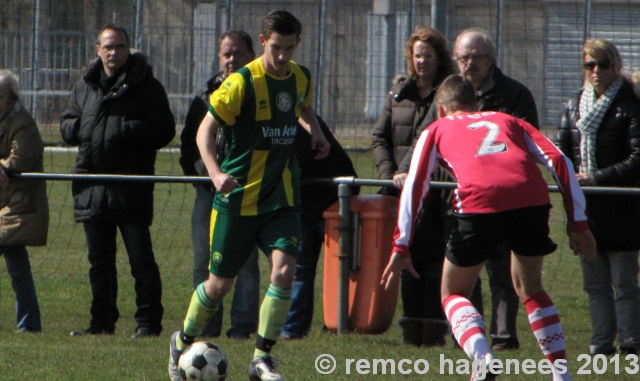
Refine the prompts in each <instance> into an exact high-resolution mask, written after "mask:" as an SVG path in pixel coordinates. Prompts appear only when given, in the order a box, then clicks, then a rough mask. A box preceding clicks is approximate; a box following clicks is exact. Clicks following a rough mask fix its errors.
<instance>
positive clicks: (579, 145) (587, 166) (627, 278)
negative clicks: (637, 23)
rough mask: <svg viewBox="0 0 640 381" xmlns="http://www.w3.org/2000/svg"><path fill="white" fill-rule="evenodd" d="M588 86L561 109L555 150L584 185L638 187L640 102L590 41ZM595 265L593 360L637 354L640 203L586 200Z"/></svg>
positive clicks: (608, 50) (602, 44) (590, 286)
mask: <svg viewBox="0 0 640 381" xmlns="http://www.w3.org/2000/svg"><path fill="white" fill-rule="evenodd" d="M582 56H583V71H584V76H585V85H584V87H583V88H582V90H581V91H580V92H579V93H578V95H577V97H576V98H574V99H571V100H569V101H568V102H567V103H566V104H565V105H564V108H563V111H562V114H561V119H560V125H559V127H558V131H557V140H556V145H557V146H558V148H560V150H562V152H563V153H564V154H565V155H567V156H568V157H569V158H571V159H572V161H573V164H574V167H575V170H576V173H577V178H578V181H579V182H580V185H583V186H585V185H587V186H589V185H593V186H612V187H637V186H638V185H640V101H638V99H637V98H636V96H635V94H634V92H633V85H632V84H631V82H630V81H629V80H628V79H627V78H626V77H625V76H624V75H623V73H622V60H621V58H620V53H619V52H618V49H617V48H616V46H615V45H614V44H612V43H611V42H609V41H606V40H603V39H589V40H587V41H586V42H585V44H584V48H583V51H582ZM586 201H587V216H588V219H589V228H590V229H591V231H592V232H593V235H594V236H595V239H596V244H597V246H598V255H597V258H596V260H594V261H591V262H588V263H587V262H582V263H581V265H582V274H583V278H584V279H583V288H584V290H585V291H586V292H587V294H588V295H589V312H590V315H591V330H592V333H591V343H590V346H589V349H590V352H591V354H611V353H614V352H615V351H616V346H615V344H614V343H615V340H616V335H617V336H618V343H619V346H618V349H619V350H620V352H622V353H623V354H625V353H634V354H637V353H638V352H639V351H640V288H639V287H638V250H639V249H640V197H637V196H620V195H613V196H612V195H606V194H587V195H586Z"/></svg>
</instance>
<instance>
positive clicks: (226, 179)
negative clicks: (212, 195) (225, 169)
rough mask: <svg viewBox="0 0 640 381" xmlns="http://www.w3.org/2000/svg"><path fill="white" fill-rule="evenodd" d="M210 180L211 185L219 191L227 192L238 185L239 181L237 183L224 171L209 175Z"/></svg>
mask: <svg viewBox="0 0 640 381" xmlns="http://www.w3.org/2000/svg"><path fill="white" fill-rule="evenodd" d="M211 181H213V185H214V186H215V187H216V189H217V190H218V192H220V193H229V192H231V191H232V190H234V189H236V188H237V187H239V186H240V183H238V182H237V181H236V179H235V178H234V177H233V176H231V175H227V174H226V173H219V174H217V175H215V176H211Z"/></svg>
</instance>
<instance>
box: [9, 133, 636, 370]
mask: <svg viewBox="0 0 640 381" xmlns="http://www.w3.org/2000/svg"><path fill="white" fill-rule="evenodd" d="M347 144H348V143H347ZM74 156H75V155H68V154H48V155H47V158H46V160H47V163H46V166H45V171H47V172H55V173H68V172H69V170H70V168H71V166H72V165H73V162H74ZM352 157H353V160H354V163H355V164H356V167H357V170H358V172H359V174H360V176H361V177H363V178H375V173H374V168H373V165H372V161H371V153H370V152H359V153H353V154H352ZM157 167H158V171H157V173H158V174H163V175H166V174H180V173H181V172H180V168H179V165H178V157H177V156H175V155H169V154H161V155H159V157H158V165H157ZM376 190H377V189H364V190H363V191H364V193H374V192H375V191H376ZM48 191H49V200H50V205H51V227H50V234H49V243H48V245H47V246H46V247H42V248H29V252H30V257H31V262H32V267H33V273H34V277H35V280H36V287H37V290H38V297H39V300H40V308H41V312H42V324H43V332H42V333H40V334H26V335H25V334H17V333H15V330H16V328H15V316H14V314H15V306H14V303H15V301H14V293H13V290H12V289H11V283H10V279H9V277H8V275H7V273H6V270H5V267H4V266H0V296H1V297H0V371H1V372H2V374H1V375H0V379H1V380H6V381H9V380H16V381H17V380H43V381H63V380H64V381H80V380H122V381H125V380H127V381H133V380H140V381H141V380H168V376H167V371H166V364H167V352H168V348H167V347H168V342H169V336H170V334H171V333H172V332H173V331H175V330H177V329H179V328H180V327H181V324H182V319H183V318H184V313H185V311H186V307H187V305H188V302H189V299H190V297H191V292H192V284H191V268H192V261H191V255H192V254H191V242H190V213H191V207H192V203H193V196H194V191H193V189H192V186H191V185H190V184H157V185H156V192H155V205H156V214H155V220H154V225H153V226H152V235H153V240H154V251H155V253H156V257H157V260H158V263H159V265H160V271H161V274H162V279H163V287H164V288H163V303H164V307H165V315H164V320H163V325H164V332H163V333H162V335H161V336H160V337H158V338H149V339H144V340H135V341H134V340H131V339H130V338H129V337H130V336H131V334H132V333H133V331H134V329H135V322H134V320H133V314H134V312H135V305H134V299H135V295H134V292H133V279H132V277H131V276H130V274H129V267H128V265H127V261H126V255H125V251H124V247H123V246H122V244H121V243H120V245H119V253H118V270H119V284H120V287H119V291H120V292H119V298H118V305H119V307H120V311H121V318H120V321H119V322H118V324H117V329H116V333H115V335H114V336H112V337H103V336H98V337H75V338H72V337H69V332H70V331H72V330H77V329H84V328H86V327H87V326H88V322H89V303H90V297H91V291H90V287H89V282H88V278H87V273H88V263H87V260H86V248H85V244H84V236H83V230H82V226H81V225H78V224H75V223H74V222H73V217H72V206H71V201H70V183H68V182H60V181H56V182H49V183H48ZM554 204H555V205H556V208H554V209H553V216H552V230H553V238H554V240H555V241H556V242H557V243H558V244H559V245H560V249H559V250H558V252H556V253H555V254H553V255H551V256H550V257H548V260H547V261H546V264H545V268H544V283H545V285H546V287H547V290H548V291H549V293H550V295H551V296H552V298H554V301H555V302H556V305H557V306H558V309H559V311H560V314H561V318H562V319H563V325H564V331H565V335H566V341H567V347H568V357H569V361H570V371H571V373H572V374H573V375H574V379H576V380H614V379H615V380H635V379H637V377H638V376H637V375H626V374H625V373H626V372H625V366H630V365H631V362H630V361H627V360H625V359H620V373H621V374H620V375H616V374H615V371H614V369H613V368H612V367H613V364H609V368H608V370H607V371H606V372H605V373H604V374H602V375H597V374H591V375H575V374H576V371H577V370H578V368H580V367H581V366H583V365H585V364H586V361H584V360H582V361H580V362H578V361H577V358H578V356H579V355H580V354H582V353H585V352H586V351H587V347H588V344H589V335H590V327H589V315H588V309H587V297H586V294H585V293H584V292H583V291H582V290H581V284H582V276H581V272H580V266H579V263H578V261H577V259H576V258H574V257H573V255H572V254H571V253H570V251H569V250H568V245H567V240H566V238H565V236H564V222H563V221H564V216H563V214H562V213H561V205H560V203H559V202H558V197H557V195H554ZM365 238H366V237H365ZM261 261H262V262H261V268H262V269H263V277H262V286H263V288H265V287H266V280H267V279H268V277H267V276H266V272H264V270H265V269H266V268H267V265H266V261H265V260H264V259H261ZM318 269H319V275H318V277H317V280H316V286H317V287H316V289H317V291H316V295H317V297H316V304H315V305H316V314H315V317H314V323H313V326H312V332H311V335H310V336H309V337H308V338H307V339H305V340H299V341H292V342H280V343H278V344H277V346H276V347H275V349H274V355H275V356H276V357H278V358H279V359H280V369H281V370H282V372H283V374H284V375H285V377H286V378H287V380H289V381H297V380H370V379H393V380H425V379H426V380H467V379H468V378H469V376H467V375H448V374H444V375H440V374H439V361H440V358H441V356H444V357H445V358H448V359H452V360H453V362H454V364H455V362H456V360H458V359H462V358H465V356H464V354H463V353H462V352H461V351H459V350H455V349H452V346H451V343H450V342H449V343H448V344H447V346H446V347H444V348H437V349H422V348H414V347H409V346H405V345H402V344H401V343H400V339H401V335H400V331H399V328H398V327H397V325H395V323H394V325H392V327H391V328H390V329H389V331H387V332H386V333H385V334H382V335H360V334H345V335H339V336H334V335H329V334H324V333H321V332H320V331H321V327H322V325H323V315H322V311H323V307H322V304H321V301H322V289H321V284H322V260H321V262H320V264H319V267H318ZM372 276H379V274H372ZM483 277H485V275H484V274H483ZM485 280H486V279H485ZM485 284H487V285H488V283H486V282H485ZM230 300H231V298H230V297H227V298H226V300H225V304H226V305H225V307H226V308H225V318H226V319H227V320H228V311H229V301H230ZM485 303H486V305H488V303H489V301H488V293H487V292H485ZM400 307H401V306H398V310H397V312H396V318H397V317H398V316H399V315H400V311H401V310H400ZM487 318H489V317H488V316H487ZM227 324H228V321H225V327H224V329H226V325H227ZM518 326H519V332H520V341H521V343H522V347H521V349H520V350H519V351H515V352H508V353H502V354H499V355H498V358H500V359H503V360H505V359H508V358H509V359H517V360H519V361H521V362H522V361H523V360H525V359H534V360H535V361H538V360H539V359H541V358H542V356H541V354H540V351H539V349H538V348H537V345H536V344H535V341H534V339H533V336H532V334H531V332H530V329H529V325H528V323H527V318H526V314H525V312H524V309H523V308H522V309H521V310H520V316H519V320H518ZM214 341H215V342H216V343H218V344H220V345H221V346H222V347H223V348H224V350H225V351H226V352H227V354H228V356H229V358H230V362H231V368H230V376H229V378H228V379H229V380H246V379H247V377H246V367H247V365H248V363H249V361H250V359H251V355H252V350H253V349H252V348H253V344H254V343H253V341H252V340H251V341H244V342H237V341H230V340H228V339H227V338H226V337H221V338H218V339H215V340H214ZM320 354H331V355H333V356H334V357H335V358H336V360H337V368H336V370H335V372H334V373H333V374H331V375H321V374H319V373H317V372H316V370H315V368H314V362H315V359H316V357H317V356H318V355H320ZM347 359H355V360H356V361H357V360H358V359H368V360H369V361H370V362H373V359H393V360H395V361H396V362H398V361H400V360H401V359H409V360H411V361H416V360H418V359H425V360H427V361H429V363H430V365H431V369H430V371H429V372H428V373H427V374H426V375H418V374H416V373H412V374H400V373H398V372H396V374H390V369H387V372H386V373H387V374H386V375H383V374H380V373H381V372H382V368H378V371H377V373H378V374H373V370H371V373H370V374H368V375H361V374H358V372H357V370H356V367H355V363H354V364H352V365H351V368H350V374H347V367H346V361H347ZM599 365H600V367H602V365H603V364H602V363H599ZM405 369H412V367H411V366H405ZM585 369H587V370H592V369H594V368H593V364H588V366H585ZM592 373H593V372H592ZM550 378H551V376H549V375H541V374H539V373H537V372H536V373H535V374H532V375H525V374H519V375H514V374H511V375H505V376H503V377H502V378H501V379H505V380H507V379H509V380H549V379H550Z"/></svg>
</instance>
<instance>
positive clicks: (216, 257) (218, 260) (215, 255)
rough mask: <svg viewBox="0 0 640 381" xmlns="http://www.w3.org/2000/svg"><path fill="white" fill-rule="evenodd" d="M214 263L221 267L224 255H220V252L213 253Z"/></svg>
mask: <svg viewBox="0 0 640 381" xmlns="http://www.w3.org/2000/svg"><path fill="white" fill-rule="evenodd" d="M213 263H215V264H216V265H219V264H220V263H222V254H220V253H219V252H217V251H216V252H214V253H213Z"/></svg>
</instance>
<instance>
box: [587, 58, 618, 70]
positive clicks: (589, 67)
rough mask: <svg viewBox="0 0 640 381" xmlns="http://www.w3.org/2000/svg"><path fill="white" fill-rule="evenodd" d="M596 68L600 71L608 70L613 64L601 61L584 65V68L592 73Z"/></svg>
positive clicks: (588, 62)
mask: <svg viewBox="0 0 640 381" xmlns="http://www.w3.org/2000/svg"><path fill="white" fill-rule="evenodd" d="M596 66H597V67H599V68H600V69H602V70H609V68H611V66H613V62H611V61H607V60H602V61H587V62H585V63H584V68H585V69H587V70H589V71H593V70H594V69H595V68H596Z"/></svg>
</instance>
